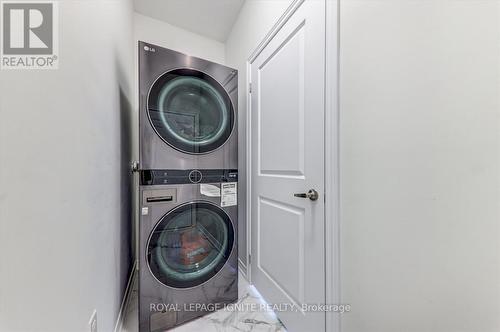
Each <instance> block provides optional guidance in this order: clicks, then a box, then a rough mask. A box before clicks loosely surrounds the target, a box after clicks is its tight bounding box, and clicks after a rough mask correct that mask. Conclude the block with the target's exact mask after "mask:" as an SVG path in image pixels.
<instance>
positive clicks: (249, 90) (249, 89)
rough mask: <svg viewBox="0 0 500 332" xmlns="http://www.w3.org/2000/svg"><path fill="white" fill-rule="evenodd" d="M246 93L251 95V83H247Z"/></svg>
mask: <svg viewBox="0 0 500 332" xmlns="http://www.w3.org/2000/svg"><path fill="white" fill-rule="evenodd" d="M248 93H252V83H248Z"/></svg>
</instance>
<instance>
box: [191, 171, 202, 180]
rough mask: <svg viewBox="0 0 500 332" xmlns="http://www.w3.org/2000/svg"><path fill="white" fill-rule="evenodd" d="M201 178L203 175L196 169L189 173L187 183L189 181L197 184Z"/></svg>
mask: <svg viewBox="0 0 500 332" xmlns="http://www.w3.org/2000/svg"><path fill="white" fill-rule="evenodd" d="M202 177H203V175H202V174H201V172H200V171H198V170H196V169H195V170H192V171H191V172H189V181H191V182H192V183H199V182H200V181H201V178H202Z"/></svg>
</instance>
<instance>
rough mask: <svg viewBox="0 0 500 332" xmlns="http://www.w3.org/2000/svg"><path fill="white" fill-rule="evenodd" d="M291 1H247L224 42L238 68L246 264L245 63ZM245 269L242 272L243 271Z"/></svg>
mask: <svg viewBox="0 0 500 332" xmlns="http://www.w3.org/2000/svg"><path fill="white" fill-rule="evenodd" d="M291 2H292V0H247V1H246V2H245V4H244V5H243V7H242V9H241V11H240V14H239V16H238V18H237V20H236V22H235V24H234V26H233V29H232V31H231V33H230V34H229V37H228V39H227V41H226V65H227V66H229V67H232V68H236V69H238V87H239V89H238V122H239V123H238V131H239V138H238V139H239V151H238V158H239V178H240V183H239V199H238V208H239V215H238V244H239V246H238V249H239V252H238V256H239V259H240V262H241V263H242V265H243V266H244V267H246V264H247V241H246V236H247V232H246V227H247V226H246V225H247V224H246V204H244V202H245V200H246V183H245V179H246V176H247V173H246V162H247V158H246V153H247V152H246V148H245V147H246V141H247V140H246V116H247V110H246V106H247V98H246V93H247V87H246V84H247V83H246V82H247V77H246V70H247V69H246V62H247V60H248V58H249V57H250V55H251V53H252V52H253V51H254V50H255V49H256V48H257V46H258V45H259V43H260V42H261V41H262V40H263V39H264V37H265V36H266V34H267V33H268V32H269V30H271V28H272V27H273V26H274V24H275V23H276V22H277V21H278V19H279V18H280V17H281V15H282V14H283V13H284V12H285V10H286V8H287V7H288V6H289V5H290V4H291ZM243 272H245V271H243Z"/></svg>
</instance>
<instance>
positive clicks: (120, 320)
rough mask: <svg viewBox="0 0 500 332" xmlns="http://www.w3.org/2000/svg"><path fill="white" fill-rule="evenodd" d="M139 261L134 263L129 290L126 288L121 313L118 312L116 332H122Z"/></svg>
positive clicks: (128, 284) (128, 285)
mask: <svg viewBox="0 0 500 332" xmlns="http://www.w3.org/2000/svg"><path fill="white" fill-rule="evenodd" d="M136 269H137V261H134V265H133V266H132V269H131V270H130V275H129V277H128V282H127V288H125V294H124V296H123V299H122V304H121V306H120V311H119V312H118V318H117V319H116V324H115V332H121V330H122V327H123V317H124V315H125V312H124V311H125V309H126V307H127V303H128V299H129V297H130V292H131V291H132V285H133V284H134V278H135V276H136Z"/></svg>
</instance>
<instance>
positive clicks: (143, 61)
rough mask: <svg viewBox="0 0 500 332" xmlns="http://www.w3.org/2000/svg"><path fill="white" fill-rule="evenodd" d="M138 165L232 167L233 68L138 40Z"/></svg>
mask: <svg viewBox="0 0 500 332" xmlns="http://www.w3.org/2000/svg"><path fill="white" fill-rule="evenodd" d="M139 98H140V101H139V102H140V112H139V130H140V133H139V135H140V141H141V145H140V160H139V163H140V168H141V169H236V168H237V163H238V132H237V100H238V72H237V71H236V70H235V69H231V68H228V67H226V66H223V65H220V64H217V63H213V62H210V61H206V60H203V59H199V58H195V57H192V56H189V55H185V54H182V53H179V52H176V51H172V50H169V49H165V48H162V47H159V46H156V45H153V44H148V43H145V42H139Z"/></svg>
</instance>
